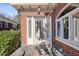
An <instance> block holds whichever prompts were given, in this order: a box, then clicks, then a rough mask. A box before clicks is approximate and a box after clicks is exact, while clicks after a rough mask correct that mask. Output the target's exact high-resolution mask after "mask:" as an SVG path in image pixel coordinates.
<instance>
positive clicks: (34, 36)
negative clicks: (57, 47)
mask: <svg viewBox="0 0 79 59" xmlns="http://www.w3.org/2000/svg"><path fill="white" fill-rule="evenodd" d="M26 25H27V29H26V31H27V45H31V44H32V45H36V44H41V42H44V41H47V42H49V43H50V44H52V26H51V17H28V18H27V24H26Z"/></svg>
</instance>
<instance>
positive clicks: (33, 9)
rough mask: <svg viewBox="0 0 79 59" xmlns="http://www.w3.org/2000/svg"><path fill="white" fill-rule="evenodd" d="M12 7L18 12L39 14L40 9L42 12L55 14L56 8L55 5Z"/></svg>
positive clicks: (15, 5) (30, 4)
mask: <svg viewBox="0 0 79 59" xmlns="http://www.w3.org/2000/svg"><path fill="white" fill-rule="evenodd" d="M12 5H13V7H14V8H15V9H16V10H17V11H18V12H37V11H38V8H40V12H53V9H54V7H55V4H54V3H26V4H22V3H17V4H16V3H15V4H12Z"/></svg>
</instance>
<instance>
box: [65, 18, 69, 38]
mask: <svg viewBox="0 0 79 59" xmlns="http://www.w3.org/2000/svg"><path fill="white" fill-rule="evenodd" d="M64 38H65V39H68V38H69V22H68V17H67V18H65V19H64Z"/></svg>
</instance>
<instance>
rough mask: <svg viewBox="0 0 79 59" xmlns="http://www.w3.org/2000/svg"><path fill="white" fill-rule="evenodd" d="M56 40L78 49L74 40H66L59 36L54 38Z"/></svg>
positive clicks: (78, 46)
mask: <svg viewBox="0 0 79 59" xmlns="http://www.w3.org/2000/svg"><path fill="white" fill-rule="evenodd" d="M56 40H58V41H60V42H62V43H64V44H66V45H68V46H70V47H72V48H74V49H77V50H79V44H78V43H76V42H74V41H68V40H65V39H61V38H59V39H56ZM73 43H74V44H73Z"/></svg>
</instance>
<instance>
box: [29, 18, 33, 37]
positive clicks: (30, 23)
mask: <svg viewBox="0 0 79 59" xmlns="http://www.w3.org/2000/svg"><path fill="white" fill-rule="evenodd" d="M31 29H32V27H31V19H29V20H28V35H29V37H31Z"/></svg>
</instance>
